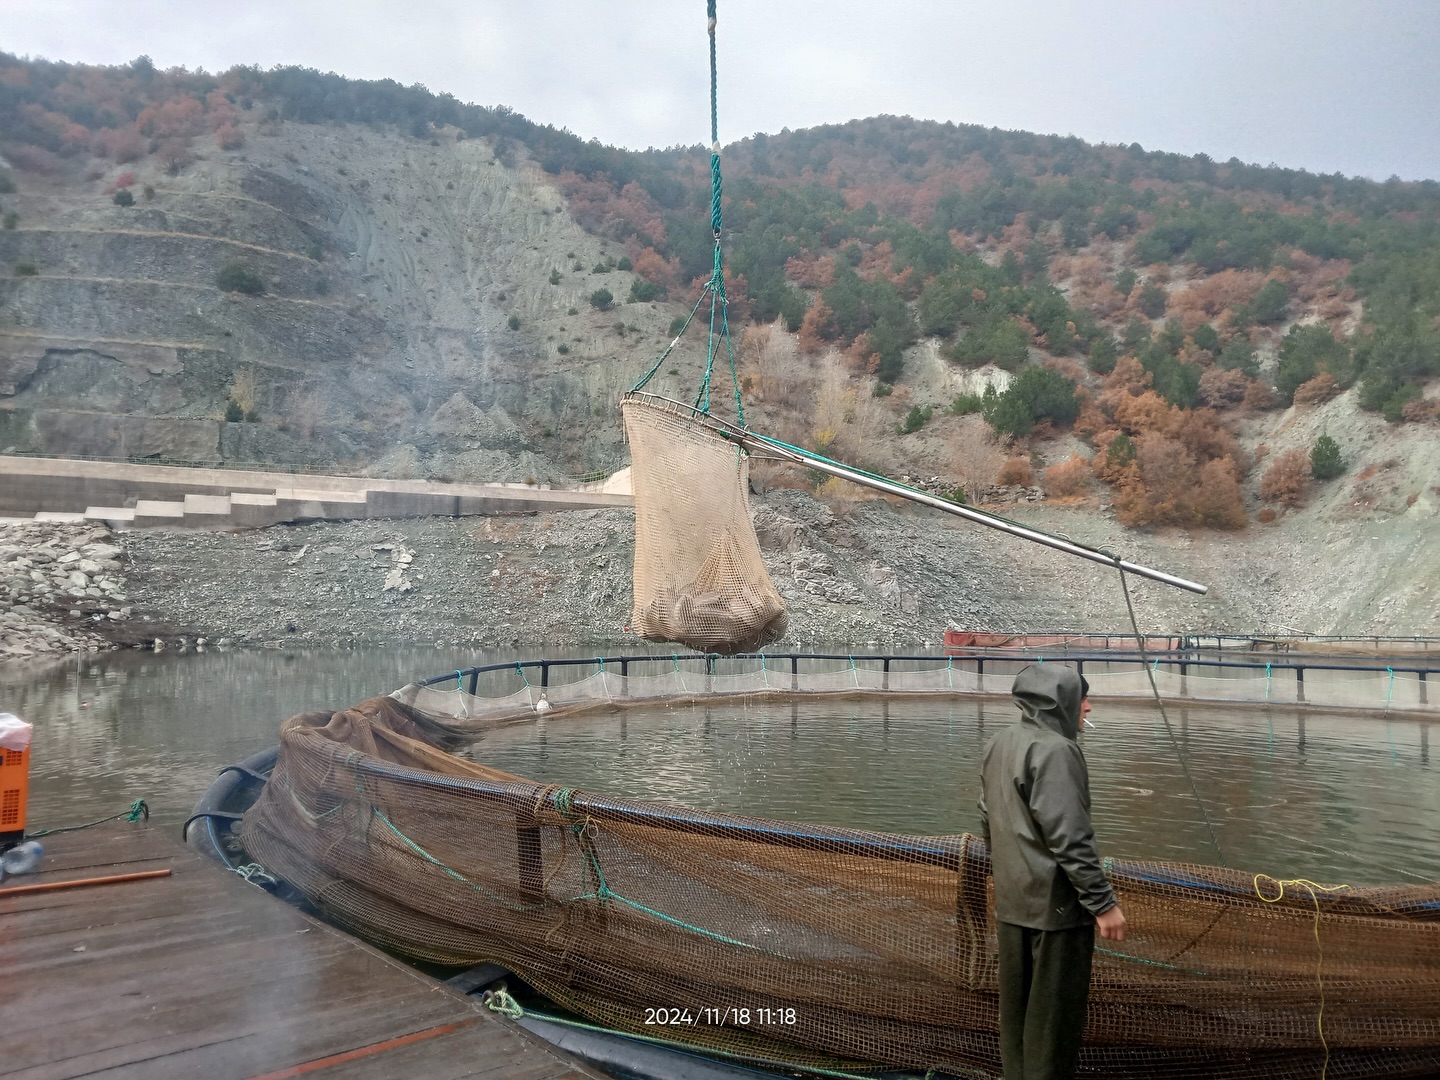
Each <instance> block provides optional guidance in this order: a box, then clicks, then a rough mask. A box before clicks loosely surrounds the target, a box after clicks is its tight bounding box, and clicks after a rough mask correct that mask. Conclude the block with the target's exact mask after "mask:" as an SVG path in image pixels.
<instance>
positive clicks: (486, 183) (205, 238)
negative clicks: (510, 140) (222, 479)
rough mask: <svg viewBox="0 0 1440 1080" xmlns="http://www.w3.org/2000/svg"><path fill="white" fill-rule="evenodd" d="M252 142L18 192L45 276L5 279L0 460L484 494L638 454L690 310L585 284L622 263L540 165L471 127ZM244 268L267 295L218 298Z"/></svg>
mask: <svg viewBox="0 0 1440 1080" xmlns="http://www.w3.org/2000/svg"><path fill="white" fill-rule="evenodd" d="M252 128H253V130H252ZM247 134H248V142H247V145H246V146H245V147H244V149H242V150H240V151H235V152H227V151H221V150H218V149H212V150H209V151H208V152H207V153H206V155H205V157H204V158H203V159H202V160H199V161H197V162H195V163H194V164H192V165H190V166H188V167H187V168H186V169H184V170H183V171H182V172H181V173H180V174H179V175H177V176H169V175H166V174H165V173H164V172H162V171H161V170H160V169H159V167H158V165H157V164H156V163H155V159H154V157H153V156H152V157H149V158H145V159H142V161H141V162H138V163H136V164H134V165H126V166H110V167H109V168H108V169H107V170H106V171H105V172H104V173H103V175H100V176H98V177H97V176H95V175H94V174H93V173H92V174H91V175H89V176H81V175H78V174H77V175H73V176H59V175H57V176H51V177H48V178H39V177H34V176H29V175H27V176H25V177H23V178H22V183H21V185H20V190H19V191H18V193H16V194H15V195H12V196H9V197H7V199H6V200H5V201H6V204H7V209H8V208H12V207H13V208H14V209H16V211H17V212H18V218H19V221H18V227H17V228H15V229H12V230H5V231H3V232H0V266H4V267H5V268H6V269H7V271H8V270H9V268H10V267H12V266H13V265H14V264H17V263H22V262H23V263H28V264H30V265H31V266H33V268H34V270H35V271H36V272H35V273H34V274H33V275H29V276H10V275H9V274H8V273H7V275H6V276H5V277H4V278H0V450H3V449H6V448H13V449H18V450H28V451H42V452H55V453H68V454H88V455H95V456H102V457H130V458H136V457H139V458H145V457H160V458H178V459H188V460H206V461H214V460H228V461H265V462H295V463H303V464H309V465H317V466H325V467H345V468H362V469H369V470H371V471H375V472H379V473H385V474H398V475H407V474H416V475H446V476H452V477H455V478H457V479H459V478H466V479H488V480H521V479H524V478H526V477H527V476H533V477H534V478H536V479H538V480H545V479H561V478H563V477H565V476H567V475H577V474H581V473H586V472H590V471H592V470H599V469H610V468H614V467H616V466H618V465H619V464H620V463H621V462H622V460H623V457H624V451H623V447H622V446H621V442H620V429H619V423H618V416H617V415H616V413H615V411H614V404H615V401H616V398H617V397H618V395H619V393H620V392H621V391H622V390H623V389H624V388H625V387H627V386H628V385H629V383H630V382H631V381H633V379H634V378H635V377H636V375H638V373H639V372H640V371H641V370H643V368H644V366H645V365H646V363H647V362H648V361H649V360H650V359H651V358H653V356H654V355H656V354H657V353H658V352H659V351H660V350H661V349H662V348H663V347H664V344H665V341H666V338H667V329H668V326H669V323H670V320H671V319H672V317H673V316H674V314H675V313H676V312H678V310H679V308H678V307H676V306H669V305H665V304H626V303H624V299H625V297H626V296H627V294H628V292H629V287H630V282H631V279H632V275H631V274H629V273H626V272H620V271H614V272H611V273H607V274H594V273H592V272H591V271H592V269H593V268H594V267H595V266H596V265H597V264H603V263H604V262H605V260H606V258H607V257H609V258H610V259H611V260H612V262H613V261H614V259H615V258H616V257H617V256H619V255H622V254H623V251H622V250H621V249H620V248H619V247H618V246H616V245H614V244H607V243H606V242H604V241H601V240H599V239H597V238H595V237H593V236H590V235H588V234H586V233H585V232H584V231H583V230H581V229H580V228H579V227H578V226H577V225H576V224H575V223H574V221H573V220H572V219H571V218H570V216H569V214H568V213H567V212H566V211H565V209H564V200H563V198H562V196H561V195H560V194H559V192H557V191H556V190H555V189H554V188H553V187H551V186H550V184H549V183H548V178H547V177H546V176H545V174H544V173H543V172H541V171H540V170H539V169H538V168H535V167H534V166H533V165H532V164H530V163H528V162H526V161H524V160H523V159H520V160H516V161H515V163H514V164H513V165H509V166H507V165H504V164H501V163H500V162H499V161H497V160H496V159H495V156H494V154H493V153H492V148H491V146H490V144H489V143H488V142H487V141H485V140H480V139H472V140H466V139H463V138H458V139H457V138H456V132H454V131H453V130H452V131H450V132H449V133H448V134H447V133H445V132H441V133H439V134H438V135H437V137H436V138H435V139H434V140H422V139H416V138H412V137H407V136H404V135H401V134H399V133H397V132H394V131H391V130H376V129H371V128H368V127H364V126H357V125H307V124H298V123H285V124H273V123H272V124H268V125H266V124H256V125H253V126H252V125H247ZM127 171H128V172H133V173H134V174H136V175H135V180H134V183H133V184H132V185H131V187H130V190H132V191H133V192H134V195H135V204H134V205H133V206H131V207H121V206H117V205H115V204H114V203H113V202H112V200H111V197H110V194H109V190H110V189H111V188H112V187H113V184H114V182H115V180H116V179H117V178H118V177H119V176H120V174H122V173H124V172H127ZM228 263H239V264H241V265H242V266H243V267H244V268H246V269H248V270H251V271H253V272H254V273H255V274H257V275H258V276H259V278H260V280H261V281H262V282H263V284H264V289H265V292H264V295H260V296H251V295H246V294H244V293H243V292H235V291H225V290H224V289H222V288H221V287H220V286H219V285H218V284H217V274H218V273H219V271H220V270H221V268H223V267H224V266H226V264H228ZM557 279H558V281H557ZM602 285H603V286H605V287H607V288H608V289H609V290H610V292H611V293H612V294H614V296H615V297H616V300H617V303H616V306H615V307H614V308H612V309H611V310H608V311H599V310H597V309H596V308H594V307H593V306H592V305H591V304H590V302H589V297H590V294H591V293H592V292H593V291H595V290H596V289H598V288H600V287H601V286H602ZM617 326H618V327H623V328H624V329H623V330H617ZM561 345H563V346H565V349H566V351H565V353H563V354H562V353H561V352H560V351H559V347H560V346H561ZM702 347H703V346H701V345H699V344H697V343H695V342H689V341H687V342H686V344H685V345H684V346H683V347H682V349H683V350H686V351H682V352H681V354H680V356H679V357H677V361H679V360H681V359H683V358H686V357H687V351H689V350H696V349H699V348H702ZM688 358H689V360H690V361H691V362H692V363H693V362H694V361H695V357H694V356H689V357H688ZM688 370H690V371H691V372H692V373H693V372H694V371H695V370H697V369H696V368H694V367H693V366H691V367H689V368H688ZM232 405H233V406H235V407H238V408H239V409H240V410H241V412H242V413H244V414H246V415H248V417H249V420H248V421H246V420H239V421H233V422H227V421H226V419H225V417H226V413H227V407H230V406H232ZM230 414H231V416H234V414H235V409H234V408H231V409H230Z"/></svg>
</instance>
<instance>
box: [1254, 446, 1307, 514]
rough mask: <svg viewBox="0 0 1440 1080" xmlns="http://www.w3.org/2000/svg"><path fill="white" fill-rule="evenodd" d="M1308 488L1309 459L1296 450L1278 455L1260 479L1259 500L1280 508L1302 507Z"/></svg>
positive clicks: (1301, 451)
mask: <svg viewBox="0 0 1440 1080" xmlns="http://www.w3.org/2000/svg"><path fill="white" fill-rule="evenodd" d="M1309 488H1310V461H1309V457H1308V455H1307V454H1306V453H1305V451H1304V450H1300V449H1298V448H1297V449H1294V450H1286V451H1285V452H1284V453H1283V454H1280V455H1278V456H1277V457H1276V458H1275V460H1274V462H1272V463H1271V465H1270V467H1269V468H1268V469H1266V470H1265V475H1264V476H1262V477H1261V478H1260V498H1262V499H1264V500H1265V501H1266V502H1270V503H1279V504H1280V505H1282V506H1291V507H1299V506H1304V505H1305V498H1306V496H1307V495H1308V494H1309Z"/></svg>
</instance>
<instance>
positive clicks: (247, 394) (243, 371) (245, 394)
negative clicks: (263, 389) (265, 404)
mask: <svg viewBox="0 0 1440 1080" xmlns="http://www.w3.org/2000/svg"><path fill="white" fill-rule="evenodd" d="M258 393H259V382H258V381H257V380H256V378H255V369H254V368H251V367H242V368H236V369H235V374H234V376H233V377H232V379H231V381H230V388H229V390H228V391H227V394H228V396H229V398H230V400H231V401H233V402H234V403H235V404H236V405H238V406H239V407H240V411H241V412H242V413H244V414H245V415H246V416H249V415H251V414H253V413H254V412H255V402H256V397H257V395H258Z"/></svg>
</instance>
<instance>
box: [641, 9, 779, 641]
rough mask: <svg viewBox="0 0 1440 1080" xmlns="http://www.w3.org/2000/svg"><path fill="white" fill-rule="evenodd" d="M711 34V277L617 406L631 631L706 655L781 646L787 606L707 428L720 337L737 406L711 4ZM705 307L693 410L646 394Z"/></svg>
mask: <svg viewBox="0 0 1440 1080" xmlns="http://www.w3.org/2000/svg"><path fill="white" fill-rule="evenodd" d="M708 8H709V31H710V141H711V146H710V228H711V231H712V233H713V234H714V237H715V248H714V261H713V266H712V271H711V274H710V280H709V281H707V282H706V283H705V287H704V289H702V290H701V292H700V298H699V299H698V300H697V301H696V302H695V307H694V308H693V309H692V310H691V312H690V317H689V318H688V319H686V320H685V325H684V326H683V327H682V328H681V330H680V333H679V334H677V335H676V336H675V340H674V341H672V342H670V345H669V346H668V347H667V348H666V349H665V351H664V352H662V353H661V354H660V356H659V357H658V358H657V359H656V361H655V362H654V364H652V365H651V367H650V369H649V370H648V371H647V372H646V373H645V374H644V375H643V376H641V378H640V381H639V382H637V383H636V384H635V386H634V387H633V388H632V389H631V391H630V393H628V394H626V395H625V397H624V399H623V400H622V401H621V405H620V408H621V412H622V414H623V415H624V417H625V435H626V438H627V439H628V440H629V442H630V472H631V484H632V487H633V490H634V493H635V577H634V583H635V594H634V595H635V602H634V607H633V609H632V610H631V618H630V625H631V626H632V628H633V629H634V630H635V632H636V633H637V634H639V635H640V636H641V637H643V638H647V639H649V640H651V641H676V642H680V643H681V644H684V645H688V646H690V647H691V648H693V649H699V650H702V651H704V652H718V653H736V652H753V651H754V650H756V649H759V648H760V647H761V646H764V645H769V644H770V643H772V642H774V641H778V640H779V639H780V637H781V635H782V634H784V633H785V627H786V625H787V622H788V619H787V616H786V614H785V602H784V601H783V600H782V599H780V593H779V590H777V589H776V588H775V585H774V583H772V582H771V580H770V575H769V574H768V573H767V572H766V570H765V562H764V560H763V559H762V558H761V557H760V544H759V541H757V540H756V538H755V528H754V526H753V525H752V524H751V523H750V500H749V490H750V487H749V455H748V453H747V452H746V451H745V450H744V449H743V448H741V447H740V446H738V445H736V444H735V443H734V442H733V441H729V440H727V439H726V438H725V437H723V436H722V435H721V434H720V430H721V429H720V427H719V426H717V425H715V424H712V423H711V416H710V376H711V373H712V372H713V371H714V369H715V357H716V354H717V353H718V352H719V349H720V342H721V341H723V342H724V343H725V352H726V354H727V356H728V357H729V360H730V381H731V384H732V386H733V389H734V392H735V412H736V417H737V419H738V421H739V424H740V430H744V425H745V407H744V403H743V402H742V401H741V399H740V382H739V379H738V377H737V375H736V371H735V350H734V347H733V345H732V344H731V341H730V321H729V317H728V314H727V312H728V302H727V300H726V298H725V274H724V262H723V259H722V255H721V249H720V233H721V218H720V134H719V124H718V120H717V113H716V105H715V85H716V80H715V2H714V0H710V2H709V5H708ZM707 299H708V300H709V301H710V334H709V340H708V345H707V347H706V352H705V375H704V378H703V379H702V381H701V384H700V392H699V394H698V395H697V396H696V398H695V404H694V405H684V404H682V403H680V402H678V401H671V400H669V399H667V398H662V397H656V396H655V395H654V394H648V393H643V392H642V391H643V388H644V386H645V384H646V383H648V382H649V381H650V379H651V378H652V377H653V376H654V374H655V373H656V372H657V371H658V370H660V365H661V364H663V363H664V362H665V360H666V358H667V357H668V356H669V355H670V353H671V351H672V350H673V349H674V348H675V346H676V345H678V344H679V342H680V339H681V337H683V336H684V334H685V331H686V330H687V329H688V328H689V326H690V324H691V323H692V322H693V321H694V319H695V315H696V313H697V312H699V311H700V308H701V306H702V305H703V304H704V303H705V301H706V300H707Z"/></svg>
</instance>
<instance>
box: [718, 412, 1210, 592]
mask: <svg viewBox="0 0 1440 1080" xmlns="http://www.w3.org/2000/svg"><path fill="white" fill-rule="evenodd" d="M720 434H721V435H722V436H723V437H724V438H726V439H729V440H730V441H731V442H735V443H739V444H740V445H741V446H743V447H745V448H746V449H747V450H751V451H763V452H765V453H767V454H770V455H773V456H776V457H780V458H784V459H787V460H789V461H793V462H795V463H796V464H799V465H804V466H805V467H807V468H810V469H814V470H816V471H817V472H822V473H827V474H828V475H830V476H836V477H839V478H840V479H842V480H849V481H850V482H851V483H854V484H859V485H860V486H861V487H868V488H871V489H873V490H875V491H883V492H885V493H886V494H887V495H898V496H899V497H900V498H902V499H909V500H910V501H911V502H918V503H922V504H924V505H925V506H931V507H934V508H935V509H936V510H943V511H945V513H947V514H954V515H955V516H956V517H962V518H965V519H966V520H967V521H973V522H974V523H975V524H977V525H984V526H986V527H987V528H991V529H997V530H999V531H1000V532H1003V533H1009V534H1010V535H1011V536H1017V537H1019V538H1020V539H1022V540H1030V541H1033V542H1034V543H1037V544H1043V545H1044V546H1045V547H1049V548H1054V549H1055V550H1056V551H1063V552H1065V553H1066V554H1067V555H1078V556H1079V557H1080V558H1082V559H1089V560H1090V561H1091V562H1096V563H1100V564H1101V565H1103V566H1113V567H1116V568H1118V569H1120V570H1124V571H1125V572H1126V573H1129V574H1135V575H1136V576H1137V577H1143V578H1149V579H1150V580H1151V581H1158V582H1160V583H1161V584H1164V585H1173V586H1174V587H1175V588H1177V589H1184V590H1186V591H1187V592H1192V593H1199V594H1201V595H1202V596H1203V595H1204V594H1205V593H1207V592H1209V591H1210V590H1209V587H1208V586H1205V585H1201V584H1200V583H1198V582H1195V581H1188V580H1186V579H1185V578H1182V577H1176V576H1174V575H1173V574H1167V573H1165V572H1163V571H1161V570H1152V569H1151V568H1150V567H1148V566H1141V565H1139V564H1138V563H1132V562H1129V561H1128V560H1126V559H1119V558H1116V557H1115V556H1113V555H1107V554H1105V553H1104V552H1102V551H1098V550H1096V549H1095V548H1091V547H1086V546H1085V545H1084V544H1077V543H1075V542H1074V541H1073V540H1062V539H1060V538H1059V537H1058V536H1048V535H1046V534H1045V533H1042V532H1036V531H1035V530H1034V529H1027V528H1025V526H1023V525H1017V524H1015V523H1014V522H1011V521H1005V520H1004V519H1002V518H997V517H993V516H992V515H990V514H986V513H982V512H980V511H978V510H972V509H970V508H969V507H968V506H961V505H959V504H958V503H952V502H950V501H949V500H947V499H941V498H939V497H937V496H935V495H931V494H929V493H928V492H924V491H919V490H916V489H915V488H910V487H906V486H904V485H903V484H896V483H893V482H892V481H889V480H883V479H881V478H880V477H878V476H871V475H869V474H868V473H863V472H859V471H857V470H855V469H850V468H847V467H846V466H844V465H837V464H836V463H835V462H833V461H829V460H827V459H825V458H822V457H818V456H815V455H812V454H809V453H806V452H805V451H803V450H796V449H792V448H791V447H788V446H781V445H778V444H776V443H774V442H771V441H770V440H769V439H767V438H765V437H764V436H760V435H754V434H752V433H750V432H748V431H744V430H742V429H740V428H736V427H732V426H730V425H725V426H724V427H723V428H722V429H721V431H720Z"/></svg>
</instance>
